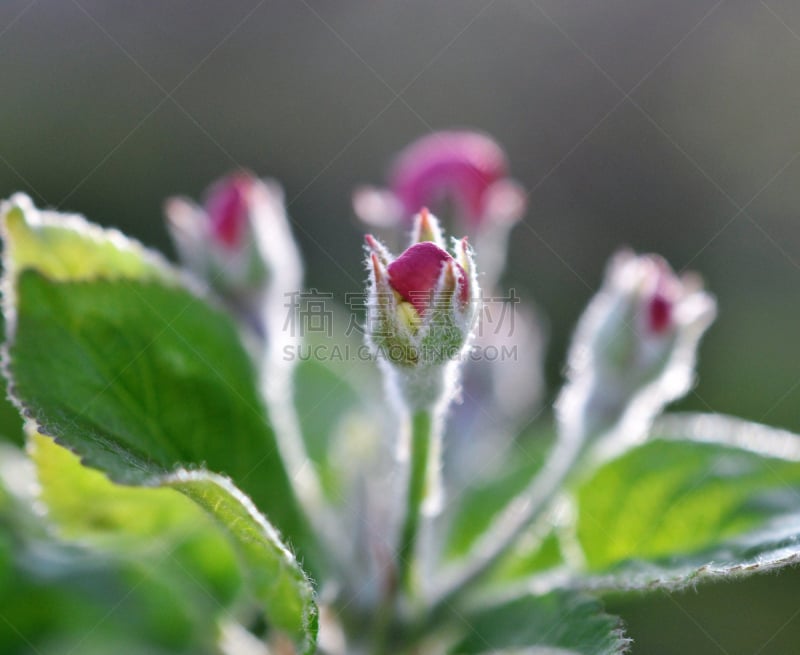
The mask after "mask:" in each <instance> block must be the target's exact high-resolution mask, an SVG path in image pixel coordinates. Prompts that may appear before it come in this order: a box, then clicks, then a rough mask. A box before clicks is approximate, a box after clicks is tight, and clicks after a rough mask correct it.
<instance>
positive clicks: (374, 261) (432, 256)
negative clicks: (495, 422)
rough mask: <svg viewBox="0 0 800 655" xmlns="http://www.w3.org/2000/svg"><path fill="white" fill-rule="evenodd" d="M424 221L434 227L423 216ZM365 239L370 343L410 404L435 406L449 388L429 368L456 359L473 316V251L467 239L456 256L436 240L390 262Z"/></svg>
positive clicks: (379, 247) (385, 252)
mask: <svg viewBox="0 0 800 655" xmlns="http://www.w3.org/2000/svg"><path fill="white" fill-rule="evenodd" d="M423 220H433V221H435V219H433V217H430V216H428V217H427V218H426V217H425V215H423ZM366 241H367V249H368V253H369V262H368V263H369V267H370V282H369V302H368V316H367V321H368V330H367V332H368V339H369V341H370V343H371V345H372V346H373V348H374V349H375V350H376V351H377V354H378V356H379V357H380V359H381V361H382V362H387V363H388V364H389V365H390V366H391V367H392V368H393V369H394V370H395V371H396V372H400V374H401V376H402V377H403V381H401V382H402V384H401V386H402V387H404V389H403V394H404V396H405V399H406V401H408V402H410V403H411V404H413V405H420V404H421V405H429V404H435V403H436V402H438V400H439V399H440V397H441V396H442V391H443V387H444V384H445V383H444V381H443V379H442V375H443V374H441V373H437V372H436V371H435V370H432V369H436V368H444V367H445V366H446V365H447V364H449V363H450V362H453V361H455V360H456V359H457V358H458V356H459V355H460V354H461V352H462V351H463V349H464V347H465V345H466V343H467V341H468V339H469V337H470V335H471V332H472V326H473V322H474V319H475V316H476V306H477V299H478V294H479V290H478V285H477V280H476V276H475V271H474V269H475V267H474V264H473V263H472V251H471V249H470V248H469V246H468V244H467V243H466V242H465V241H460V242H456V244H455V257H454V256H453V255H451V254H450V253H449V252H447V251H446V250H444V249H443V248H442V247H440V246H439V245H437V244H436V243H434V242H432V241H420V242H417V243H413V244H412V245H411V246H410V247H409V248H408V249H407V250H405V252H403V253H402V254H401V255H400V256H398V257H393V256H392V255H391V254H390V253H389V252H388V250H386V248H384V247H383V246H382V245H381V244H380V243H379V242H378V241H377V240H376V239H375V238H374V237H372V236H369V235H368V236H367V237H366ZM426 380H427V381H426Z"/></svg>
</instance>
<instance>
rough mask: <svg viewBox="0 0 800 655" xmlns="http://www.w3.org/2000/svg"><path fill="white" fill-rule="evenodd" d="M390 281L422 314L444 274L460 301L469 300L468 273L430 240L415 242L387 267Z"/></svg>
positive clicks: (426, 310)
mask: <svg viewBox="0 0 800 655" xmlns="http://www.w3.org/2000/svg"><path fill="white" fill-rule="evenodd" d="M388 272H389V284H390V285H391V286H392V288H393V289H394V290H395V291H397V293H399V294H400V295H401V296H402V297H403V299H404V300H406V301H407V302H410V303H411V304H412V305H413V307H414V309H416V310H417V313H418V314H419V315H420V316H421V317H424V316H425V314H426V313H427V312H428V309H429V307H430V304H431V302H432V301H433V296H434V294H435V293H436V291H437V289H438V288H439V285H440V284H441V283H442V280H443V276H444V278H445V284H447V283H448V282H447V281H446V278H447V274H448V273H452V275H453V276H454V278H455V287H456V288H457V290H458V298H459V300H460V301H461V303H462V304H465V305H466V304H467V302H468V301H469V286H468V284H467V274H466V273H465V272H464V269H463V268H462V267H461V265H460V264H458V263H456V261H455V259H453V257H452V255H451V254H450V253H449V252H447V251H446V250H442V249H441V248H440V247H439V246H437V245H436V244H434V243H431V242H430V241H423V242H422V243H416V244H414V245H413V246H411V247H410V248H409V249H408V250H406V251H405V252H404V253H403V254H402V255H400V256H399V257H398V258H397V259H395V260H394V261H393V262H392V263H391V264H389V267H388Z"/></svg>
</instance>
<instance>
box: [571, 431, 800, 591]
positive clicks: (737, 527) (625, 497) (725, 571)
mask: <svg viewBox="0 0 800 655" xmlns="http://www.w3.org/2000/svg"><path fill="white" fill-rule="evenodd" d="M659 436H660V437H661V438H658V437H659ZM578 501H579V508H580V509H579V519H578V530H577V533H578V538H579V540H580V543H581V545H582V546H583V550H584V553H585V557H586V562H587V566H588V569H589V571H590V573H592V574H608V573H609V572H611V575H605V576H604V575H594V576H593V577H589V578H588V579H587V580H586V582H585V584H586V585H588V586H591V587H595V588H598V589H600V588H637V587H648V586H650V587H655V586H663V587H680V586H684V585H687V584H694V583H696V582H697V581H699V580H700V579H703V578H713V577H731V576H738V575H745V574H748V573H755V572H759V571H766V570H770V569H773V568H777V567H780V566H785V565H788V564H793V563H796V562H797V561H799V560H800V513H798V510H797V508H798V501H800V439H798V437H796V436H795V435H790V434H788V433H785V432H781V431H778V430H771V429H769V428H764V427H763V426H755V425H752V424H746V423H745V422H743V421H736V420H731V419H726V418H724V417H715V416H711V417H694V418H692V419H670V420H669V421H662V423H661V424H660V425H658V426H657V427H656V429H655V431H654V435H653V439H652V440H651V441H649V442H647V443H645V444H643V445H641V446H639V447H637V448H635V449H633V450H631V451H629V452H627V453H625V454H623V455H621V456H620V457H618V458H616V459H614V460H612V461H610V462H607V463H606V464H604V465H602V466H601V467H600V468H599V470H597V471H596V472H595V473H594V474H593V475H592V476H591V478H590V479H588V480H587V481H585V482H584V483H583V484H582V485H581V486H580V488H579V490H578Z"/></svg>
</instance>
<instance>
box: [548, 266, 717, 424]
mask: <svg viewBox="0 0 800 655" xmlns="http://www.w3.org/2000/svg"><path fill="white" fill-rule="evenodd" d="M715 313H716V304H715V302H714V299H713V297H712V296H710V295H709V294H708V293H706V292H705V291H703V289H702V284H701V282H700V280H699V278H697V277H696V276H694V275H691V274H690V275H684V276H681V277H679V276H678V275H676V274H675V273H674V272H673V271H672V269H671V268H670V267H669V265H668V264H667V262H666V261H664V260H663V259H662V258H661V257H658V256H656V255H639V256H637V255H634V254H633V253H631V252H628V251H623V252H620V253H618V254H617V255H616V256H615V257H614V258H613V259H612V260H611V263H610V265H609V267H608V270H607V272H606V277H605V280H604V283H603V287H602V288H601V290H600V292H599V293H598V294H597V295H596V296H595V297H594V299H593V300H592V301H591V303H590V304H589V307H588V309H587V310H586V312H585V313H584V316H583V317H582V319H581V321H580V323H579V326H578V329H577V331H576V334H575V338H574V341H573V345H572V348H571V350H570V356H569V385H568V387H567V391H571V393H565V395H564V398H563V399H562V405H561V409H562V412H563V413H564V414H566V415H571V416H572V418H573V419H576V418H579V419H580V421H581V423H582V425H583V429H584V431H589V432H593V433H596V432H604V431H607V430H610V429H611V428H613V427H614V426H615V425H616V424H617V423H618V422H619V421H620V420H622V419H623V418H625V417H626V416H627V415H629V414H631V413H633V414H635V416H633V418H632V419H631V420H637V421H639V422H640V423H641V422H642V421H645V422H646V421H648V420H649V419H650V418H652V417H653V415H654V414H655V413H656V412H658V411H660V409H661V408H662V407H663V406H664V405H665V404H666V403H667V402H670V401H672V400H674V399H676V398H678V397H680V396H681V395H683V394H685V393H686V392H687V391H688V389H689V386H690V384H691V382H692V378H693V373H694V365H695V359H696V350H697V345H698V343H699V341H700V337H701V336H702V335H703V333H704V332H705V330H706V329H707V328H708V326H709V325H710V324H711V322H712V321H713V319H714V316H715ZM628 418H631V417H630V416H628Z"/></svg>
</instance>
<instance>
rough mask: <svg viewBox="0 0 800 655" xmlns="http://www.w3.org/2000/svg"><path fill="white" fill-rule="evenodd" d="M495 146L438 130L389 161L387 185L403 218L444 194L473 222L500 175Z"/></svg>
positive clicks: (502, 163)
mask: <svg viewBox="0 0 800 655" xmlns="http://www.w3.org/2000/svg"><path fill="white" fill-rule="evenodd" d="M507 168H508V164H507V162H506V157H505V154H504V153H503V151H502V150H501V149H500V147H499V146H498V145H497V144H496V143H495V142H494V141H492V139H490V138H489V137H487V136H484V135H483V134H478V133H475V132H438V133H434V134H431V135H429V136H426V137H423V138H422V139H420V140H418V141H415V142H414V143H412V144H411V145H410V146H408V147H407V148H406V149H405V150H403V151H402V152H401V153H400V155H399V156H398V157H397V160H396V161H395V164H394V167H393V170H392V173H391V176H390V187H391V188H392V190H393V191H394V193H395V195H396V196H397V197H398V198H399V199H400V201H401V202H402V204H403V208H404V209H405V211H406V213H407V214H409V215H412V214H414V213H415V212H416V211H418V209H419V208H420V207H422V206H423V205H426V204H429V203H431V202H436V201H439V200H441V199H442V198H443V197H444V196H450V197H451V198H452V199H453V200H455V201H456V203H457V204H458V206H459V209H460V210H461V211H462V212H463V213H464V216H465V217H466V218H467V219H468V220H470V221H473V222H477V221H479V220H480V218H481V217H482V215H483V213H484V211H485V209H486V200H487V191H488V190H489V188H490V187H491V186H492V184H494V183H495V182H497V181H499V180H501V179H502V178H504V177H505V175H506V171H507Z"/></svg>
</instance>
